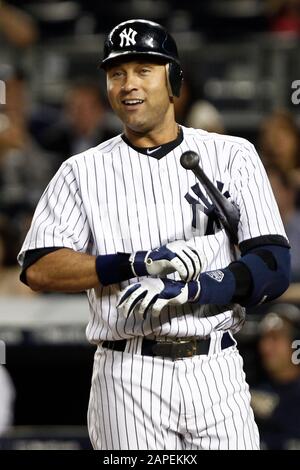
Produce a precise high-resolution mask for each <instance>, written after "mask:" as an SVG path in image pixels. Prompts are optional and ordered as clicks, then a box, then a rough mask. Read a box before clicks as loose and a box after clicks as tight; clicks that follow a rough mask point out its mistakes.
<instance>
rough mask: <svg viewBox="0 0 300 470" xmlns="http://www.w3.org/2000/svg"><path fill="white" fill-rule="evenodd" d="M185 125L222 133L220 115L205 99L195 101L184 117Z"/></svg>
mask: <svg viewBox="0 0 300 470" xmlns="http://www.w3.org/2000/svg"><path fill="white" fill-rule="evenodd" d="M186 125H187V127H194V128H195V129H204V130H205V131H208V132H217V133H219V134H224V133H225V129H224V124H223V120H222V116H221V114H220V113H219V111H218V110H217V109H216V108H215V106H214V105H212V104H211V103H209V102H208V101H205V100H199V101H196V103H195V104H194V105H193V106H192V108H191V109H190V112H189V113H188V116H187V119H186Z"/></svg>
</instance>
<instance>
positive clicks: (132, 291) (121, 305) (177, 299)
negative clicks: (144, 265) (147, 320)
mask: <svg viewBox="0 0 300 470" xmlns="http://www.w3.org/2000/svg"><path fill="white" fill-rule="evenodd" d="M199 295H200V282H199V281H191V282H183V281H172V280H170V279H151V278H149V279H145V280H143V281H141V282H137V283H135V284H131V285H130V286H128V287H126V289H124V290H123V291H122V292H121V294H120V297H119V302H118V304H117V308H118V309H120V310H121V311H122V312H123V314H124V316H125V317H126V318H127V317H128V316H129V315H130V314H131V313H132V312H133V310H134V309H135V307H137V313H139V314H140V315H141V316H143V317H145V315H146V313H147V312H148V310H149V309H150V308H152V314H153V316H158V315H159V313H160V311H161V310H162V309H163V308H164V307H165V306H166V305H183V304H185V303H187V302H195V301H196V300H197V299H198V297H199ZM138 304H139V305H138Z"/></svg>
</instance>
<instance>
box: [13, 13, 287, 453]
mask: <svg viewBox="0 0 300 470" xmlns="http://www.w3.org/2000/svg"><path fill="white" fill-rule="evenodd" d="M101 66H102V68H103V69H104V70H105V72H106V77H107V92H108V98H109V101H110V104H111V106H112V108H113V110H114V111H115V113H116V114H117V115H118V117H119V118H120V119H121V120H122V121H123V123H124V133H123V134H122V135H118V136H117V137H115V138H113V139H111V140H108V141H106V142H103V143H101V144H100V145H98V146H97V147H94V148H91V149H89V150H87V151H86V152H83V153H81V154H79V155H75V156H73V157H71V158H69V159H68V160H66V161H65V162H64V163H63V165H62V166H61V168H60V169H59V171H58V172H57V174H56V175H55V176H54V178H53V179H52V181H51V182H50V183H49V185H48V187H47V188H46V190H45V192H44V194H43V195H42V197H41V200H40V202H39V204H38V206H37V209H36V212H35V215H34V218H33V221H32V225H31V228H30V230H29V232H28V234H27V237H26V239H25V241H24V244H23V247H22V249H21V252H20V254H19V261H20V263H21V264H22V268H23V269H22V274H21V279H22V280H23V281H24V282H26V283H28V285H29V286H30V287H31V288H32V289H34V290H48V291H67V292H78V291H83V290H86V291H87V296H88V301H89V306H90V321H89V324H88V327H87V338H88V340H89V341H90V342H92V343H95V344H96V345H97V346H98V347H97V351H96V354H95V362H94V371H93V378H92V386H91V394H90V402H89V410H88V427H89V433H90V438H91V441H92V444H93V446H94V448H95V449H172V450H174V449H257V448H258V446H259V444H258V443H259V437H258V432H257V427H256V424H255V422H254V419H253V413H252V410H251V408H250V404H249V402H250V395H249V390H248V385H247V383H246V381H245V374H244V372H243V363H242V358H241V357H240V355H239V352H238V350H237V347H236V341H235V340H234V338H233V333H234V332H235V331H237V330H239V328H240V327H241V326H242V324H243V321H244V311H245V310H244V308H242V307H245V306H248V305H256V304H258V303H260V302H263V301H268V300H271V299H273V298H276V297H277V296H279V295H280V294H281V293H282V292H283V291H284V290H285V289H286V288H287V287H288V284H289V266H290V259H289V245H288V241H287V239H286V236H285V232H284V229H283V226H282V222H281V219H280V216H279V212H278V209H277V206H276V203H275V201H274V197H273V194H272V191H271V189H270V185H269V182H268V179H267V177H266V174H265V171H264V168H263V166H262V164H261V162H260V159H259V157H258V155H257V153H256V151H255V149H254V147H253V145H251V144H250V143H249V142H248V141H246V140H244V139H240V138H236V137H229V136H224V135H218V134H213V133H208V132H204V131H202V130H196V129H191V128H185V127H183V126H180V125H178V124H177V123H176V121H175V118H174V96H179V94H180V86H181V82H182V70H181V66H180V62H179V58H178V53H177V48H176V44H175V42H174V40H173V38H172V37H171V36H170V35H169V34H168V32H167V31H166V30H165V29H164V28H163V27H162V26H160V25H158V24H156V23H153V22H150V21H145V20H130V21H126V22H124V23H121V24H119V25H118V26H116V27H115V28H114V29H113V30H112V31H111V32H110V33H109V35H108V37H107V39H106V41H105V46H104V58H103V60H102V63H101ZM186 150H192V151H195V152H197V153H198V154H199V156H200V163H201V167H202V169H203V170H204V172H205V173H206V175H207V176H208V177H209V178H210V179H211V181H212V182H213V183H214V184H215V185H216V186H217V187H218V188H219V189H220V191H222V193H223V194H224V195H226V197H228V199H230V201H232V202H234V203H235V204H236V206H237V207H238V209H239V213H240V220H239V224H238V234H237V235H238V248H239V250H240V253H241V256H240V258H239V259H238V260H236V259H235V254H234V252H235V250H234V249H233V246H232V243H231V242H230V239H229V237H228V236H227V232H226V230H225V229H223V228H222V227H223V226H222V224H220V221H219V220H218V216H217V212H216V211H215V207H214V205H213V204H212V203H211V201H210V200H209V198H208V196H207V193H206V191H205V189H204V188H203V187H202V186H201V185H200V184H199V183H198V182H197V180H196V179H195V176H194V174H193V173H192V172H191V171H188V170H186V169H184V168H183V167H182V166H180V157H181V155H182V153H183V152H184V151H186ZM241 306H242V307H241Z"/></svg>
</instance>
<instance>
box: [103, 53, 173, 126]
mask: <svg viewBox="0 0 300 470" xmlns="http://www.w3.org/2000/svg"><path fill="white" fill-rule="evenodd" d="M107 91H108V98H109V101H110V104H111V106H112V108H113V110H114V111H115V113H116V114H117V115H118V116H119V118H120V119H121V121H122V122H123V123H124V124H125V127H127V128H129V129H131V130H132V131H134V132H138V133H147V132H150V131H152V130H154V129H159V127H161V126H162V125H163V124H164V122H166V121H167V120H168V118H169V117H170V116H171V115H172V111H173V109H172V105H171V101H170V97H169V93H168V89H167V78H166V67H165V65H164V64H157V63H152V62H151V63H148V62H145V61H142V60H139V61H132V62H126V63H119V64H117V65H114V66H113V67H110V68H109V69H108V71H107Z"/></svg>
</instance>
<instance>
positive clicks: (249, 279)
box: [118, 235, 290, 316]
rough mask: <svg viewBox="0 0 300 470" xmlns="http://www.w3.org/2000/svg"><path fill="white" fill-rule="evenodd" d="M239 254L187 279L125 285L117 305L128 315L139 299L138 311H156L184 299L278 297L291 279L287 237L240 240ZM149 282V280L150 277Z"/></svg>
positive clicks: (216, 301) (246, 301) (245, 301)
mask: <svg viewBox="0 0 300 470" xmlns="http://www.w3.org/2000/svg"><path fill="white" fill-rule="evenodd" d="M241 248H242V250H243V251H242V256H241V258H240V259H239V260H238V261H235V262H233V263H230V264H229V265H228V266H227V267H226V268H224V269H218V270H215V271H207V272H203V273H201V274H200V276H199V279H198V280H196V281H195V280H193V281H190V282H182V281H172V280H169V279H152V280H151V283H149V282H148V280H146V281H141V282H139V283H136V284H134V285H131V286H129V287H127V288H126V289H125V290H124V291H123V292H122V293H121V295H120V299H119V304H118V306H119V307H121V308H122V309H123V311H124V314H125V316H127V315H129V314H130V313H131V312H132V310H133V309H134V307H135V306H136V304H137V303H138V302H140V301H141V303H140V305H139V307H138V311H139V313H140V314H142V315H143V314H144V312H145V311H147V310H148V309H149V308H150V307H152V311H153V312H154V314H159V312H160V311H161V309H162V308H163V307H165V306H166V305H182V304H185V303H187V302H193V303H199V304H202V305H207V304H212V305H230V304H234V303H239V304H240V305H242V306H245V307H248V306H254V305H258V304H260V303H262V302H267V301H270V300H273V299H275V298H277V297H279V296H280V295H281V294H283V292H284V291H285V290H286V289H287V288H288V286H289V282H290V252H289V245H288V242H287V240H286V239H284V238H283V237H282V236H278V235H271V236H262V237H257V238H256V239H251V240H248V241H246V242H243V244H242V245H241ZM149 281H150V280H149Z"/></svg>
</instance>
